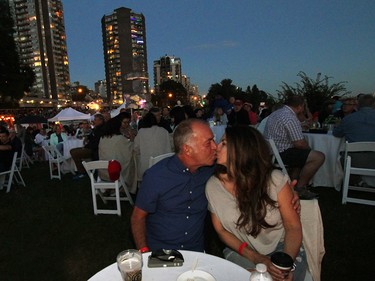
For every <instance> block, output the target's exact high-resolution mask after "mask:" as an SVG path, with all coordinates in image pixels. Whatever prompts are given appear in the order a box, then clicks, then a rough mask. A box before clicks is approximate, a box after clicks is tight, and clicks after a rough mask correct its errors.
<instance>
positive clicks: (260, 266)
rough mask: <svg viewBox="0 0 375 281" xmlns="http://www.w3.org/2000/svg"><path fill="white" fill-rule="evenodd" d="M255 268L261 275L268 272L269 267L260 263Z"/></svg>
mask: <svg viewBox="0 0 375 281" xmlns="http://www.w3.org/2000/svg"><path fill="white" fill-rule="evenodd" d="M255 268H256V270H257V271H258V272H260V273H264V272H267V266H266V265H265V264H264V263H258V264H257V265H256V267H255Z"/></svg>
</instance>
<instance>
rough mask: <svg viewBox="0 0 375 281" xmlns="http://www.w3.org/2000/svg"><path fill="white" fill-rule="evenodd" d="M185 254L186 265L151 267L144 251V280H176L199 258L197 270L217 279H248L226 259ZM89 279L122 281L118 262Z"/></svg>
mask: <svg viewBox="0 0 375 281" xmlns="http://www.w3.org/2000/svg"><path fill="white" fill-rule="evenodd" d="M180 252H181V253H182V255H183V256H184V260H185V261H184V265H183V266H180V267H165V268H149V267H148V266H147V260H148V256H149V255H150V253H144V254H143V255H142V256H143V269H142V280H144V281H176V280H177V277H178V276H179V275H180V274H182V273H184V272H186V271H189V270H191V267H192V264H193V262H194V261H195V259H196V258H198V265H197V267H196V269H197V270H203V271H206V272H208V273H210V274H211V275H212V276H214V277H215V279H216V281H228V280H236V281H248V280H249V279H250V272H249V271H247V270H246V269H244V268H242V267H240V266H238V265H236V264H234V263H232V262H230V261H227V260H225V259H222V258H219V257H216V256H212V255H208V254H204V253H201V252H192V251H180ZM88 281H122V279H121V274H120V272H119V271H118V269H117V264H116V263H113V264H111V265H110V266H108V267H106V268H104V269H103V270H101V271H99V272H98V273H96V274H95V275H94V276H92V277H91V278H90V279H89V280H88Z"/></svg>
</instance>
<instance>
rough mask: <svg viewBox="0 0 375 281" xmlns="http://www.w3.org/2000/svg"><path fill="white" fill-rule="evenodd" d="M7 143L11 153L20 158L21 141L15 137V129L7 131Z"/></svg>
mask: <svg viewBox="0 0 375 281" xmlns="http://www.w3.org/2000/svg"><path fill="white" fill-rule="evenodd" d="M9 141H10V145H11V146H12V149H13V151H15V152H17V153H18V154H17V158H19V157H21V154H22V141H21V140H20V139H19V138H18V137H17V132H16V130H15V129H13V128H11V129H9Z"/></svg>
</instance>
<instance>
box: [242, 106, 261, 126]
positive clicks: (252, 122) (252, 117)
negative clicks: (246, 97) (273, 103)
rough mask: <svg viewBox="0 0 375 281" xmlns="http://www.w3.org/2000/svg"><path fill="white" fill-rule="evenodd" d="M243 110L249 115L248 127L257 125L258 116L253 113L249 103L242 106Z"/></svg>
mask: <svg viewBox="0 0 375 281" xmlns="http://www.w3.org/2000/svg"><path fill="white" fill-rule="evenodd" d="M243 109H245V110H246V111H247V112H248V113H249V121H250V125H256V124H258V115H257V114H256V113H255V112H254V111H253V105H252V104H251V103H249V102H245V103H244V104H243Z"/></svg>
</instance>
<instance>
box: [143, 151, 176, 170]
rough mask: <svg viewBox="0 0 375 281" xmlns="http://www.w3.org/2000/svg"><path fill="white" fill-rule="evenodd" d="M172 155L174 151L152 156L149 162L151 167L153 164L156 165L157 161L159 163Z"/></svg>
mask: <svg viewBox="0 0 375 281" xmlns="http://www.w3.org/2000/svg"><path fill="white" fill-rule="evenodd" d="M172 155H174V152H169V153H165V154H161V155H158V156H155V157H153V156H151V157H150V160H149V163H148V167H149V168H150V167H152V166H153V165H155V164H156V163H158V162H159V161H160V160H163V159H164V158H167V157H170V156H172Z"/></svg>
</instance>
